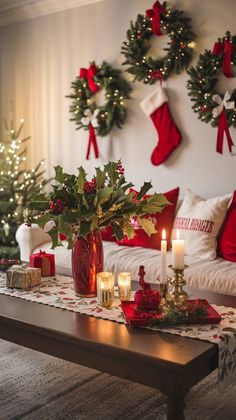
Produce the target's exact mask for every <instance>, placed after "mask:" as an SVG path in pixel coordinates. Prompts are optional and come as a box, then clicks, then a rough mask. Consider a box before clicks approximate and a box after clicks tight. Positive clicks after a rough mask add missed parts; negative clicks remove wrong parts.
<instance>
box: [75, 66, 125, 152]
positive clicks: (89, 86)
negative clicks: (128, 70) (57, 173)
mask: <svg viewBox="0 0 236 420" xmlns="http://www.w3.org/2000/svg"><path fill="white" fill-rule="evenodd" d="M71 88H72V91H73V93H72V94H71V95H68V96H67V97H68V98H71V99H72V104H71V105H70V112H71V114H72V118H71V119H70V120H71V121H75V123H76V126H77V130H79V129H81V128H83V129H85V130H89V143H88V149H87V154H86V159H88V158H89V155H90V151H91V148H92V147H93V148H94V153H95V157H96V158H98V156H99V151H98V145H97V139H96V134H97V135H99V136H106V135H107V134H108V133H109V132H110V131H111V130H112V128H113V127H114V126H116V127H118V128H122V125H123V124H124V122H125V119H126V116H127V111H126V107H125V101H126V99H128V98H129V93H130V91H131V87H130V84H129V83H128V82H127V81H126V80H125V79H124V78H123V77H122V76H121V71H120V70H118V69H114V68H112V67H111V66H110V65H109V64H107V63H106V62H105V61H104V62H103V63H102V65H101V66H96V65H95V63H94V62H92V63H91V65H90V67H89V68H88V69H85V68H81V69H80V74H79V76H78V77H77V78H76V80H75V81H73V82H72V83H71ZM102 89H104V91H105V98H106V101H105V103H104V104H103V105H102V106H97V104H96V97H95V94H96V93H97V92H99V91H100V90H102Z"/></svg>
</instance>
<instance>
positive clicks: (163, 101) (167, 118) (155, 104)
mask: <svg viewBox="0 0 236 420" xmlns="http://www.w3.org/2000/svg"><path fill="white" fill-rule="evenodd" d="M167 101H168V98H167V95H166V92H165V90H164V89H163V88H161V87H160V88H158V89H157V90H155V91H154V92H153V93H151V95H149V96H148V97H147V98H146V99H144V101H142V102H141V104H140V106H141V108H142V110H143V111H144V113H145V114H146V115H147V116H148V117H151V119H152V121H153V124H154V126H155V128H156V130H157V132H158V137H159V140H158V144H157V146H156V147H155V149H154V150H153V152H152V156H151V162H152V164H153V165H156V166H157V165H160V164H161V163H163V162H165V161H166V159H167V158H168V157H169V156H170V154H171V153H172V152H173V151H174V150H175V149H176V147H177V146H178V145H179V144H180V142H181V134H180V132H179V130H178V128H177V127H176V125H175V124H174V122H173V120H172V116H171V113H170V110H169V107H168V104H167Z"/></svg>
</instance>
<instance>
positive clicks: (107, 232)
mask: <svg viewBox="0 0 236 420" xmlns="http://www.w3.org/2000/svg"><path fill="white" fill-rule="evenodd" d="M101 235H102V240H103V241H112V242H115V241H116V237H115V235H113V229H112V227H111V226H107V227H106V229H104V230H102V231H101Z"/></svg>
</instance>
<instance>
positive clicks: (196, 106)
mask: <svg viewBox="0 0 236 420" xmlns="http://www.w3.org/2000/svg"><path fill="white" fill-rule="evenodd" d="M225 38H227V39H228V40H229V41H230V42H232V44H235V43H236V36H235V35H234V36H232V37H231V34H230V32H229V31H228V32H226V36H225V37H224V38H218V42H219V43H222V44H223V41H224V39H225ZM222 63H223V52H222V53H221V54H220V55H214V54H213V53H212V52H211V51H210V50H207V49H206V50H205V52H204V53H203V54H200V56H199V59H198V62H197V64H196V66H195V67H194V66H191V67H190V69H189V70H188V74H189V75H190V80H188V81H187V88H188V90H189V96H191V101H192V102H193V105H192V108H193V110H194V112H196V113H198V118H199V119H200V120H201V121H203V122H205V123H209V122H210V123H211V125H212V126H213V127H216V126H217V125H218V117H214V115H213V109H214V108H215V107H216V106H217V103H216V102H215V101H214V100H213V96H214V95H219V96H221V98H222V99H223V97H224V94H222V93H219V92H217V90H216V85H217V83H218V75H219V73H220V72H221V68H222ZM231 64H233V65H235V64H236V53H235V52H233V51H232V54H231ZM230 101H234V102H236V89H235V90H234V91H233V92H232V94H231V98H230ZM225 112H226V117H227V122H228V127H230V126H231V125H233V126H234V127H236V109H235V106H234V109H225Z"/></svg>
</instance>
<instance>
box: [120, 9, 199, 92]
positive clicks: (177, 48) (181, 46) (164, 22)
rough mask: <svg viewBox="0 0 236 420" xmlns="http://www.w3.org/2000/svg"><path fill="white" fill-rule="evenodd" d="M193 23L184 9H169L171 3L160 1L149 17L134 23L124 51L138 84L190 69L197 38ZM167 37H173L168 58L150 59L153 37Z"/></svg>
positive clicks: (150, 11)
mask: <svg viewBox="0 0 236 420" xmlns="http://www.w3.org/2000/svg"><path fill="white" fill-rule="evenodd" d="M190 21H191V19H190V18H189V17H186V16H184V12H183V11H182V10H174V9H173V10H172V9H169V8H168V7H167V2H164V3H163V4H160V2H159V1H156V2H155V3H154V5H153V7H152V9H149V10H147V11H146V16H144V15H140V14H139V15H138V17H137V20H136V22H135V23H133V22H132V21H131V24H130V29H129V30H128V31H127V41H125V42H124V43H123V45H122V49H121V52H122V54H124V56H125V58H126V61H125V62H124V63H123V64H127V65H129V67H128V69H127V71H128V72H129V73H131V74H132V75H134V81H135V80H139V81H143V82H144V83H148V84H153V83H155V81H156V80H158V79H159V80H166V79H168V77H169V76H170V74H171V73H176V74H179V73H180V72H181V71H182V70H183V69H186V68H187V67H188V65H189V63H190V61H191V58H192V52H193V42H192V41H193V39H194V37H195V35H194V33H193V32H192V29H191V25H190ZM164 34H167V35H168V36H169V38H170V41H169V42H168V48H164V51H166V55H165V57H163V58H157V59H155V60H154V59H153V58H151V57H148V50H149V48H150V41H151V38H152V36H153V35H156V36H161V35H164Z"/></svg>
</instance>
